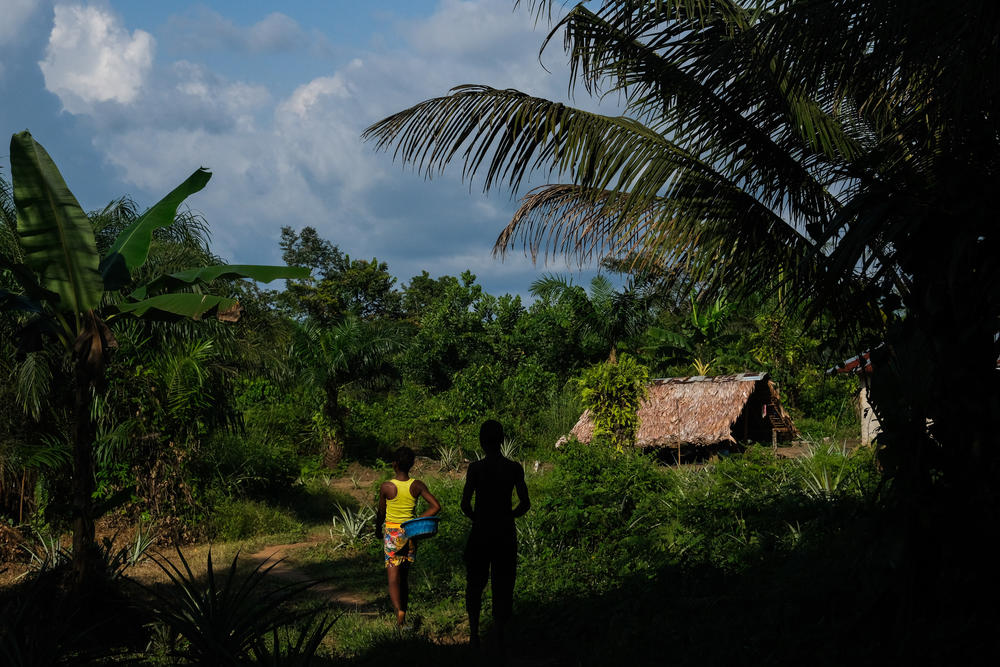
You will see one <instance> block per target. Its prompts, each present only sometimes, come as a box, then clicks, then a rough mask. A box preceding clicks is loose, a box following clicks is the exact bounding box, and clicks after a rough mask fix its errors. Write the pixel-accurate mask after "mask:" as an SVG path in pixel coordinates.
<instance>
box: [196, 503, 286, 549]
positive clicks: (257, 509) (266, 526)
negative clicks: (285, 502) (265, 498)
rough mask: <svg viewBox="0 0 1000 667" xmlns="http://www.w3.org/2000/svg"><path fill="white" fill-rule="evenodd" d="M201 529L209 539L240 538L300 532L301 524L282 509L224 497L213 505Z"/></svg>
mask: <svg viewBox="0 0 1000 667" xmlns="http://www.w3.org/2000/svg"><path fill="white" fill-rule="evenodd" d="M205 529H206V532H207V533H208V535H209V537H211V538H213V539H221V540H244V539H247V538H250V537H257V536H259V535H274V534H278V533H300V532H302V530H303V527H302V524H301V523H299V522H298V521H297V520H296V519H295V518H294V517H292V516H291V515H290V514H289V513H288V512H287V511H286V510H282V509H280V508H277V507H271V506H269V505H266V504H264V503H262V502H257V501H254V500H225V501H222V502H220V503H218V504H217V505H216V507H215V510H214V511H213V512H212V515H211V518H210V519H208V520H207V521H206V526H205Z"/></svg>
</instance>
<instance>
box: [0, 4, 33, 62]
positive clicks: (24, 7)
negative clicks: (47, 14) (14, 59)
mask: <svg viewBox="0 0 1000 667" xmlns="http://www.w3.org/2000/svg"><path fill="white" fill-rule="evenodd" d="M0 5H2V6H0V15H2V17H3V18H2V19H0V46H4V45H6V44H10V43H13V42H14V41H16V40H17V38H18V36H19V35H20V33H21V29H22V28H23V27H24V24H25V23H27V22H28V19H30V18H31V16H32V14H34V13H35V10H36V9H38V7H39V2H38V0H3V2H2V3H0ZM0 73H2V70H0Z"/></svg>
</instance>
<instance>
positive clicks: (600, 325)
mask: <svg viewBox="0 0 1000 667" xmlns="http://www.w3.org/2000/svg"><path fill="white" fill-rule="evenodd" d="M531 293H532V295H534V296H536V297H538V298H539V299H542V300H545V301H552V300H559V299H564V298H565V299H575V300H578V301H582V302H585V304H586V305H585V306H584V307H585V312H586V313H587V315H586V317H584V318H583V319H582V320H581V321H580V322H579V323H578V324H579V326H580V327H582V329H583V331H584V332H586V333H589V334H591V335H593V336H594V337H596V338H597V339H598V340H599V341H600V343H601V345H603V347H604V349H605V350H608V361H610V362H611V363H615V361H616V360H617V358H618V345H619V344H620V343H624V342H625V341H627V340H629V339H630V338H634V337H636V336H638V335H639V334H641V333H642V332H643V331H644V330H645V329H646V326H647V325H648V324H649V322H650V317H649V311H648V309H647V300H646V298H645V297H644V295H643V294H642V292H641V289H640V288H639V287H637V286H636V284H635V283H634V282H630V283H629V284H628V285H626V286H625V288H624V289H622V290H621V291H618V290H615V288H614V286H613V285H612V284H611V281H610V280H608V279H607V278H605V277H604V276H601V275H598V276H594V277H593V279H591V281H590V294H589V298H588V295H587V293H586V292H584V291H583V289H582V288H580V287H578V286H574V285H573V281H572V280H566V279H564V278H561V277H559V276H551V275H550V276H545V277H543V278H539V279H538V280H536V281H535V282H533V283H531ZM581 305H583V304H582V303H581Z"/></svg>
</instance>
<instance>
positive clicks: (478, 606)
mask: <svg viewBox="0 0 1000 667" xmlns="http://www.w3.org/2000/svg"><path fill="white" fill-rule="evenodd" d="M478 569H479V568H473V567H470V568H468V570H467V571H466V580H465V611H466V612H467V613H468V614H469V643H470V644H471V645H472V647H473V648H479V615H480V612H481V611H482V608H483V591H484V590H485V589H486V577H484V576H482V573H481V572H479V571H477V570H478ZM488 573H489V570H488V569H487V570H486V574H487V576H488Z"/></svg>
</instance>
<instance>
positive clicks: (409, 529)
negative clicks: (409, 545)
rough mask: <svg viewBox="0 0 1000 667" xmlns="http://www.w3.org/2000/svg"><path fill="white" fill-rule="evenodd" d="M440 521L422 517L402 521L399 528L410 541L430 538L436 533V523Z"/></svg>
mask: <svg viewBox="0 0 1000 667" xmlns="http://www.w3.org/2000/svg"><path fill="white" fill-rule="evenodd" d="M440 520H441V517H437V516H422V517H418V518H416V519H410V520H409V521H404V522H403V523H401V524H400V525H399V527H400V528H402V529H403V534H404V535H406V537H408V538H411V539H417V538H420V537H430V536H432V535H435V534H436V533H437V532H438V522H439V521H440Z"/></svg>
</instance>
